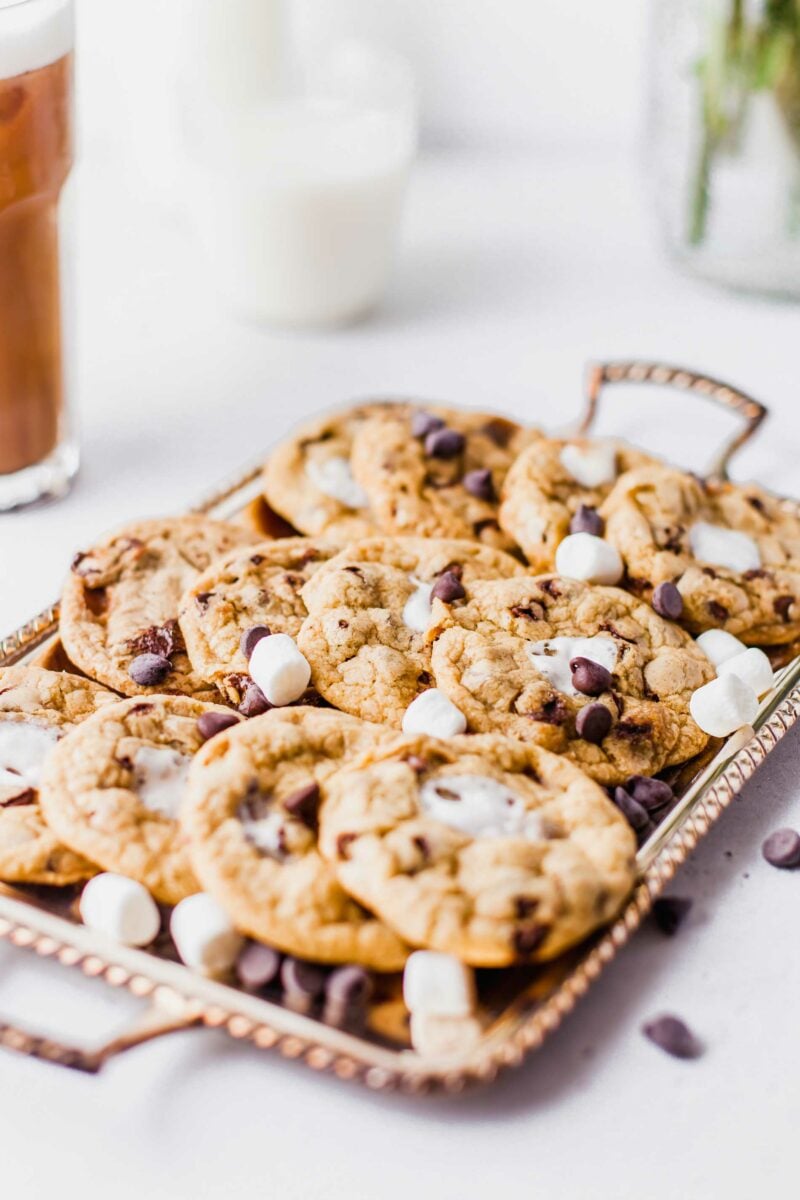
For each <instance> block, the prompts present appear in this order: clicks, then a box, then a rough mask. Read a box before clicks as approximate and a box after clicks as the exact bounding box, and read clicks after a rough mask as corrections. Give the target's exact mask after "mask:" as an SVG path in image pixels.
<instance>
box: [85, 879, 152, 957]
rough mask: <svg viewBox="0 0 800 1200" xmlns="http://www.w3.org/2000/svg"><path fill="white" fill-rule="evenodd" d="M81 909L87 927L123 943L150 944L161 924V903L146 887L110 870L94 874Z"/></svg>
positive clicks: (87, 887)
mask: <svg viewBox="0 0 800 1200" xmlns="http://www.w3.org/2000/svg"><path fill="white" fill-rule="evenodd" d="M80 913H81V920H82V921H83V923H84V925H86V926H87V928H89V929H96V930H97V931H98V932H99V933H105V934H106V935H107V936H108V937H111V938H113V939H114V941H116V942H121V943H122V945H123V946H149V944H150V943H151V942H152V941H153V939H154V938H155V936H156V934H157V933H158V931H159V929H160V928H161V917H160V914H159V911H158V907H157V905H156V902H155V900H154V899H153V897H152V896H151V895H150V893H149V892H148V890H147V888H146V887H144V886H143V884H141V883H137V881H136V880H135V879H128V878H127V877H126V876H125V875H115V874H113V873H112V872H110V871H106V872H104V873H103V874H102V875H95V876H94V878H93V879H90V880H89V882H88V883H87V884H86V886H85V887H84V889H83V892H82V893H81V899H80Z"/></svg>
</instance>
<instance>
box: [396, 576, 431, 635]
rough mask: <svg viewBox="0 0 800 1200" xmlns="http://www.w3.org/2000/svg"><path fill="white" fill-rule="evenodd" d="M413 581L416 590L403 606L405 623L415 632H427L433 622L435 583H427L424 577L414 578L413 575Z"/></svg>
mask: <svg viewBox="0 0 800 1200" xmlns="http://www.w3.org/2000/svg"><path fill="white" fill-rule="evenodd" d="M411 582H412V583H413V585H414V588H415V590H414V591H413V592H412V593H411V595H410V596H409V598H408V599H407V600H406V602H405V605H404V607H403V624H404V625H405V626H406V628H407V629H411V630H412V631H413V632H414V633H426V632H427V629H428V626H429V625H430V623H431V593H432V591H433V584H432V583H425V582H424V580H422V579H414V578H413V576H412V577H411Z"/></svg>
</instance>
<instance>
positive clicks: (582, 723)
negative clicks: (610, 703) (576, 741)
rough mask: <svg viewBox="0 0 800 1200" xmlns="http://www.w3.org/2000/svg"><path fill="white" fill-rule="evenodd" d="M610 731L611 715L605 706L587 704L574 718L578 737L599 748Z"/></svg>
mask: <svg viewBox="0 0 800 1200" xmlns="http://www.w3.org/2000/svg"><path fill="white" fill-rule="evenodd" d="M610 729H611V713H610V712H609V711H608V709H607V708H606V706H605V704H587V705H586V707H585V708H582V709H581V711H580V712H579V713H578V715H577V717H576V718H575V730H576V732H577V734H578V737H581V738H583V740H584V741H585V742H591V744H592V745H593V746H599V745H600V743H601V742H602V740H603V738H604V737H605V736H606V735H607V734H608V732H609V730H610Z"/></svg>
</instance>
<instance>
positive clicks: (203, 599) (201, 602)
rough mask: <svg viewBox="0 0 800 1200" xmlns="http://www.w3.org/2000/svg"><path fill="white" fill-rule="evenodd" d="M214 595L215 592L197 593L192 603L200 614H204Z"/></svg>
mask: <svg viewBox="0 0 800 1200" xmlns="http://www.w3.org/2000/svg"><path fill="white" fill-rule="evenodd" d="M215 595H216V592H198V593H197V595H196V596H195V598H194V602H195V604H196V605H197V607H198V608H199V609H200V610H201V612H205V611H206V609H207V608H208V605H209V603H210V601H211V599H212V597H213V596H215Z"/></svg>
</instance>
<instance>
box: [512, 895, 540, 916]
mask: <svg viewBox="0 0 800 1200" xmlns="http://www.w3.org/2000/svg"><path fill="white" fill-rule="evenodd" d="M538 906H539V901H538V900H536V899H535V898H534V897H533V896H515V897H514V913H515V915H516V916H517V917H519V918H520V919H524V918H525V917H529V916H530V915H531V913H533V912H535V911H536V909H537V908H538Z"/></svg>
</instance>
